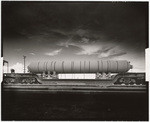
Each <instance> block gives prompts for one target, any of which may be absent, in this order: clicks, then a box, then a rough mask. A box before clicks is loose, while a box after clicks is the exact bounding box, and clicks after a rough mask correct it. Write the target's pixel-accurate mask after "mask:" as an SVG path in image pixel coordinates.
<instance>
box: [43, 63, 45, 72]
mask: <svg viewBox="0 0 150 122" xmlns="http://www.w3.org/2000/svg"><path fill="white" fill-rule="evenodd" d="M43 69H44V71H45V62H44V65H43Z"/></svg>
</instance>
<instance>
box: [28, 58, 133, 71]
mask: <svg viewBox="0 0 150 122" xmlns="http://www.w3.org/2000/svg"><path fill="white" fill-rule="evenodd" d="M130 69H132V65H130V62H129V61H126V60H97V61H70V60H69V61H67V60H66V61H46V62H32V63H31V64H30V65H29V66H28V70H29V71H30V72H32V73H43V72H46V71H52V72H53V71H55V72H56V73H97V72H99V73H102V72H105V73H108V72H111V73H123V72H127V71H128V70H130Z"/></svg>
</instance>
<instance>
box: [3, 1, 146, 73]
mask: <svg viewBox="0 0 150 122" xmlns="http://www.w3.org/2000/svg"><path fill="white" fill-rule="evenodd" d="M147 15H148V3H147V2H139V3H137V2H105V3H104V2H10V1H9V2H8V1H7V2H6V1H5V2H2V41H3V56H4V59H5V60H8V61H9V63H10V66H11V67H13V66H14V65H16V64H17V63H23V57H22V56H23V55H26V56H27V65H28V64H29V63H30V62H31V61H37V60H55V59H57V60H64V59H66V60H97V59H114V60H121V59H125V60H129V61H130V62H131V64H133V65H134V69H135V70H134V71H144V69H145V66H144V65H145V63H144V62H145V48H146V43H147V41H148V40H147V33H148V32H147V26H148V24H147V23H148V21H147V18H148V16H147Z"/></svg>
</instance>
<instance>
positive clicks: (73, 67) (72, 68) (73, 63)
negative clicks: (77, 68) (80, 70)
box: [72, 61, 74, 73]
mask: <svg viewBox="0 0 150 122" xmlns="http://www.w3.org/2000/svg"><path fill="white" fill-rule="evenodd" d="M72 63H73V66H72V72H73V71H74V61H73V62H72ZM73 73H74V72H73Z"/></svg>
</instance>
